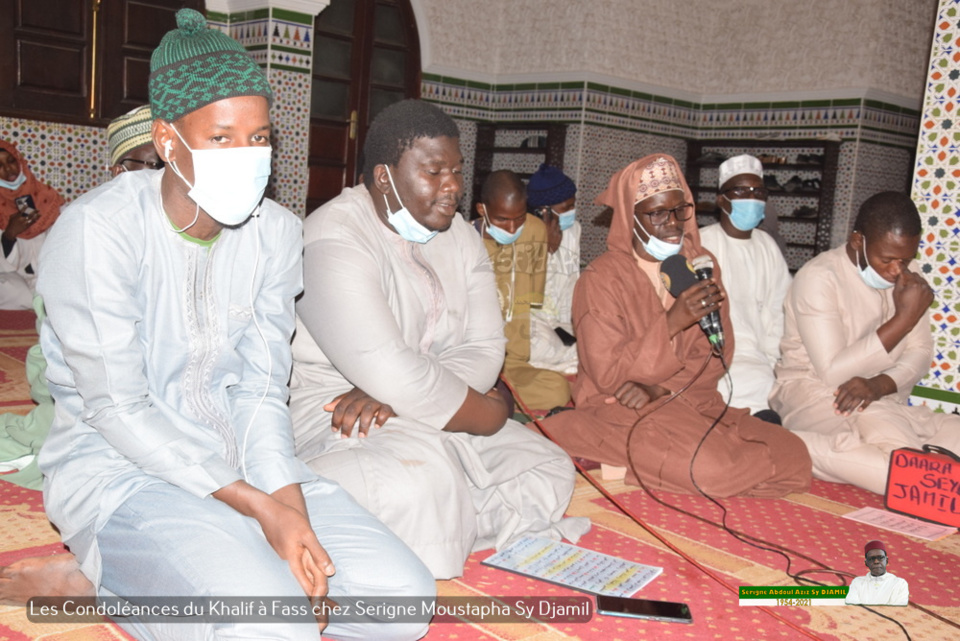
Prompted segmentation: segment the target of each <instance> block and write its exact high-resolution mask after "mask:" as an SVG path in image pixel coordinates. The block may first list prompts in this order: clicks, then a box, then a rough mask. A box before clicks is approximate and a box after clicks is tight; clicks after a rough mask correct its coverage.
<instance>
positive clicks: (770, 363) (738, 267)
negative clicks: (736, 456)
mask: <svg viewBox="0 0 960 641" xmlns="http://www.w3.org/2000/svg"><path fill="white" fill-rule="evenodd" d="M766 204H767V190H766V188H765V187H764V186H763V165H762V164H761V163H760V161H759V160H757V159H756V158H754V157H753V156H748V155H746V154H744V155H742V156H735V157H733V158H730V159H729V160H725V161H724V162H723V163H721V164H720V191H719V192H717V208H718V209H719V210H720V222H719V223H716V224H714V225H708V226H707V227H704V228H703V229H701V230H700V240H701V241H702V242H703V246H704V248H705V249H708V250H710V252H711V253H712V254H713V255H714V256H715V257H716V258H717V264H718V265H719V266H720V269H722V270H723V283H724V286H725V287H726V291H727V305H728V306H729V309H730V321H731V323H732V324H733V327H732V329H733V335H734V338H735V339H736V349H735V350H734V352H733V361H732V362H731V363H730V378H729V379H728V378H727V377H726V376H721V377H720V382H719V384H718V386H717V389H719V390H720V395H721V396H723V398H724V400H726V399H727V397H728V396H729V395H730V387H731V385H730V383H729V382H728V381H729V380H732V382H733V386H732V387H733V395H732V396H731V397H730V405H731V407H746V408H748V409H749V410H750V411H751V412H752V413H753V415H754V416H756V417H757V418H761V419H763V420H765V421H768V422H770V423H776V424H777V425H779V424H780V417H778V416H777V413H776V412H774V411H773V410H771V409H770V407H769V405H768V404H767V396H769V395H770V390H771V389H772V388H773V367H774V366H775V365H776V364H777V361H778V360H779V359H780V337H781V336H783V297H784V296H786V294H787V288H788V287H790V270H789V268H788V267H787V261H786V260H784V258H783V253H782V252H781V251H780V247H779V246H777V242H776V241H775V240H774V239H773V237H771V236H770V234H768V233H767V232H765V231H763V230H762V229H757V225H759V224H760V223H761V222H762V221H763V219H764V209H765V207H766Z"/></svg>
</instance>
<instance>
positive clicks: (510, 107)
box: [421, 73, 919, 149]
mask: <svg viewBox="0 0 960 641" xmlns="http://www.w3.org/2000/svg"><path fill="white" fill-rule="evenodd" d="M421 97H422V98H423V99H424V100H429V101H431V102H436V103H439V104H441V105H443V107H444V109H446V110H447V111H448V113H450V114H451V115H453V116H454V117H456V118H463V119H469V120H495V121H498V122H516V121H523V120H553V121H561V122H584V123H589V124H597V125H600V126H603V127H612V128H616V129H626V130H631V131H642V132H653V133H657V134H661V135H667V136H676V137H682V138H694V139H711V138H736V137H743V136H744V135H748V136H756V137H761V136H771V137H774V138H791V139H796V138H818V137H823V136H830V137H831V138H832V139H841V140H861V139H863V140H869V141H871V142H877V143H880V144H886V145H890V146H897V147H901V148H907V149H912V148H913V146H914V143H915V140H916V131H917V127H918V126H919V112H917V111H914V110H910V109H907V108H904V107H900V106H898V105H894V104H890V103H884V102H881V101H878V100H872V99H866V98H859V97H857V98H834V99H829V100H806V101H793V102H790V101H780V102H776V101H771V102H731V103H694V102H690V101H686V100H681V99H678V98H671V97H668V96H661V95H656V94H652V93H645V92H640V91H632V90H628V89H623V88H620V87H616V86H611V85H605V84H598V83H593V82H586V81H576V82H551V83H526V84H496V85H495V84H487V83H482V82H473V81H469V80H462V79H459V78H452V77H449V76H438V75H434V74H427V73H425V74H423V79H422V83H421Z"/></svg>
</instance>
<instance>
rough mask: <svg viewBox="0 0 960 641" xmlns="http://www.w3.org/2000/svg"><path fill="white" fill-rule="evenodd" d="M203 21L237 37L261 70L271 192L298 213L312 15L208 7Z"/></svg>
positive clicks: (303, 195) (303, 188) (303, 190)
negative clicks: (268, 100) (266, 94)
mask: <svg viewBox="0 0 960 641" xmlns="http://www.w3.org/2000/svg"><path fill="white" fill-rule="evenodd" d="M207 21H208V22H209V23H210V25H211V26H214V27H217V28H219V29H220V30H221V31H223V32H224V33H227V34H228V35H230V36H231V37H232V38H234V39H236V40H237V41H239V42H240V43H241V44H242V45H243V46H244V47H246V48H247V50H248V51H249V52H250V53H251V55H252V56H253V57H254V59H255V60H256V61H257V62H258V63H260V66H262V67H264V68H265V69H266V70H267V77H268V78H269V79H270V86H271V88H272V89H273V93H274V102H273V107H272V108H271V110H270V117H271V119H272V121H273V126H274V132H275V133H274V139H273V144H274V151H273V174H272V176H271V177H270V188H271V194H272V197H273V199H274V200H276V201H277V202H278V203H280V204H281V205H283V206H284V207H286V208H288V209H290V210H291V211H293V212H294V213H296V214H299V215H301V216H302V215H304V214H305V213H306V212H305V211H304V207H305V203H306V199H307V173H306V160H305V159H306V157H307V152H308V147H309V142H310V141H309V131H310V71H311V68H312V65H313V35H314V34H313V16H311V15H307V14H304V13H298V12H294V11H287V10H285V9H279V8H276V7H273V8H270V9H256V10H252V11H244V12H240V13H232V14H229V15H228V14H224V13H215V12H208V13H207Z"/></svg>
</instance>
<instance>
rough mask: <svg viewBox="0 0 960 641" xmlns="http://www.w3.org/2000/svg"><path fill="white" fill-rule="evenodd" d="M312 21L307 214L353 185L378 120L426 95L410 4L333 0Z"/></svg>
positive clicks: (385, 0) (404, 0)
mask: <svg viewBox="0 0 960 641" xmlns="http://www.w3.org/2000/svg"><path fill="white" fill-rule="evenodd" d="M314 24H315V27H316V29H315V31H314V34H315V35H314V41H313V84H312V88H311V106H310V151H309V160H308V165H309V172H310V174H309V184H308V188H307V213H308V214H309V213H310V212H312V211H313V210H314V209H316V208H317V207H319V206H320V205H322V204H323V203H325V202H327V201H328V200H330V199H331V198H334V197H335V196H337V195H338V194H339V193H340V191H341V190H342V189H343V188H344V187H346V186H348V185H353V184H355V182H356V177H357V174H358V173H359V171H360V167H359V156H360V150H361V149H363V141H364V138H365V136H366V132H367V128H368V127H369V125H370V122H372V120H373V118H374V117H375V116H376V115H377V114H378V113H380V111H381V110H382V109H383V108H384V107H386V106H388V105H390V104H393V103H394V102H397V101H400V100H403V99H404V98H415V97H417V96H419V95H420V41H419V36H418V35H417V26H416V21H415V20H414V17H413V10H412V9H411V8H410V2H409V0H332V2H331V3H330V6H328V7H327V8H326V9H324V10H323V11H321V12H320V15H319V16H317V19H316V21H315V23H314Z"/></svg>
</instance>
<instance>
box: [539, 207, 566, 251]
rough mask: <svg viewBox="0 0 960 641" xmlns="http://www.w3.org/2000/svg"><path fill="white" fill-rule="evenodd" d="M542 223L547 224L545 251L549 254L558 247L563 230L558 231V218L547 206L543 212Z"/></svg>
mask: <svg viewBox="0 0 960 641" xmlns="http://www.w3.org/2000/svg"><path fill="white" fill-rule="evenodd" d="M543 223H544V224H545V225H546V226H547V251H548V252H549V253H551V254H553V253H556V251H557V250H558V249H560V242H561V241H562V240H563V232H562V231H560V219H559V218H557V215H556V214H555V213H553V210H552V209H550V208H549V207H548V208H547V210H546V211H545V212H544V213H543Z"/></svg>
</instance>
